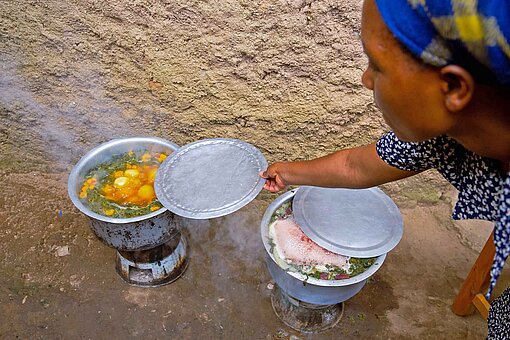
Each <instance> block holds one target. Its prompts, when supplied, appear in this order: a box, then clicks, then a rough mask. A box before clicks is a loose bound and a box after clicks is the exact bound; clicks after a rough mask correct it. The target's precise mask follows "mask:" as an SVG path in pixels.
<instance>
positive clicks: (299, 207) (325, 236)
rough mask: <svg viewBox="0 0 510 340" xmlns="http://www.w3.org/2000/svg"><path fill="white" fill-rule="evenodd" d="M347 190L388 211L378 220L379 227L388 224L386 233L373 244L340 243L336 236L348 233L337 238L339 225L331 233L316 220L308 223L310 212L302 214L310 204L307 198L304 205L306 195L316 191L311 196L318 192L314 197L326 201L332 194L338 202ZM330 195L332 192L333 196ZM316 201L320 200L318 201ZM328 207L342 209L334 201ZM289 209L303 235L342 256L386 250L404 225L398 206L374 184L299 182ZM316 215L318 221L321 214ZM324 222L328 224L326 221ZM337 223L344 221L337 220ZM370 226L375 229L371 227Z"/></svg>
mask: <svg viewBox="0 0 510 340" xmlns="http://www.w3.org/2000/svg"><path fill="white" fill-rule="evenodd" d="M350 192H353V193H354V192H355V193H356V194H357V195H361V196H366V197H365V198H366V199H372V200H374V201H375V203H376V204H377V205H381V203H383V204H384V209H383V210H382V211H383V212H386V211H387V212H388V213H387V214H386V213H384V217H385V219H383V221H382V222H381V223H382V226H383V227H389V234H388V233H385V234H386V237H384V236H385V235H382V236H383V239H381V240H378V242H377V243H376V244H369V245H366V246H363V247H356V246H353V245H352V242H347V243H346V244H341V242H340V244H339V242H338V240H339V239H340V240H345V238H344V236H345V235H348V234H349V233H348V232H347V233H343V234H342V235H341V236H342V238H339V237H338V236H339V232H340V233H341V230H342V229H341V228H338V229H337V230H335V231H334V232H336V234H334V233H333V234H331V233H328V232H329V231H330V230H323V229H321V228H320V227H321V224H320V223H310V216H311V217H312V218H314V216H313V214H310V215H307V214H306V212H307V210H306V207H311V206H312V205H310V202H308V205H306V202H307V201H306V200H307V198H310V196H311V194H314V195H316V196H314V197H315V199H317V195H318V197H321V198H324V199H327V200H328V201H327V202H330V201H332V200H333V199H334V198H335V197H337V198H339V199H340V202H341V201H342V199H346V196H345V195H346V193H347V194H348V193H350ZM309 195H310V196H309ZM331 196H333V198H332V197H331ZM372 203H374V202H372ZM318 204H320V202H319V203H318ZM328 208H330V209H331V208H334V209H337V211H340V212H341V209H342V207H340V208H339V207H338V205H330V206H328ZM312 209H313V206H312ZM292 210H293V215H294V219H295V220H296V223H297V224H298V225H299V226H300V227H301V230H302V231H303V233H304V234H305V235H306V236H308V237H309V238H310V239H311V240H312V241H314V242H315V243H317V244H318V245H319V246H321V247H322V248H324V249H327V250H329V251H331V252H334V253H337V254H342V255H345V256H351V257H357V258H370V257H376V256H380V255H382V254H386V253H388V252H389V251H391V250H393V249H394V248H395V247H396V246H397V245H398V243H399V242H400V240H401V238H402V236H403V229H404V225H403V221H402V218H401V215H400V211H399V209H398V207H397V206H396V205H395V203H394V202H393V201H392V200H391V198H390V197H389V196H387V195H386V194H385V193H384V192H383V191H382V190H381V189H379V188H377V187H372V188H367V189H344V188H322V187H312V186H302V187H299V188H298V189H297V192H296V194H295V196H294V198H293V200H292ZM320 217H321V222H322V221H323V219H322V217H323V216H320ZM326 223H327V224H331V223H329V222H326ZM335 225H336V226H339V224H338V222H336V224H335ZM340 225H345V224H342V223H341V224H340ZM314 226H315V227H314ZM347 227H348V226H347ZM370 229H371V230H377V229H372V228H370ZM356 243H358V241H357V242H356Z"/></svg>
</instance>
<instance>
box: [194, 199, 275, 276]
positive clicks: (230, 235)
mask: <svg viewBox="0 0 510 340" xmlns="http://www.w3.org/2000/svg"><path fill="white" fill-rule="evenodd" d="M260 221H261V214H260V212H259V209H258V207H257V204H256V202H252V203H251V204H249V205H248V206H247V207H244V208H243V209H241V210H240V211H238V212H235V213H232V214H230V215H227V216H224V217H220V218H216V219H211V220H191V219H188V220H186V222H185V227H186V228H187V229H188V231H189V233H190V234H191V235H190V236H191V242H192V247H191V249H192V250H191V258H192V259H191V261H200V262H204V261H205V262H206V264H209V269H210V271H211V274H212V275H213V276H214V275H219V276H221V275H232V277H230V279H232V280H234V281H238V282H248V281H255V282H262V281H263V277H264V276H266V275H267V271H266V268H265V262H264V256H265V248H264V245H263V243H262V240H261V237H260Z"/></svg>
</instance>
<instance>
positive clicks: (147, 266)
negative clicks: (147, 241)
mask: <svg viewBox="0 0 510 340" xmlns="http://www.w3.org/2000/svg"><path fill="white" fill-rule="evenodd" d="M188 253H189V250H188V242H187V240H186V238H185V237H184V235H182V234H180V233H179V235H178V236H177V237H174V238H173V239H171V240H170V241H168V242H166V243H165V244H162V245H160V246H157V247H155V248H153V249H148V250H144V251H138V252H120V251H117V260H116V266H115V268H116V270H117V273H118V274H119V276H120V277H121V278H122V279H123V280H124V281H125V282H127V283H129V284H130V285H133V286H137V287H159V286H163V285H166V284H169V283H172V282H173V281H175V280H177V279H178V278H179V277H180V276H181V275H182V274H184V272H185V271H186V268H187V267H188V263H189V257H188Z"/></svg>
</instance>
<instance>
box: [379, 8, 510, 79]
mask: <svg viewBox="0 0 510 340" xmlns="http://www.w3.org/2000/svg"><path fill="white" fill-rule="evenodd" d="M376 3H377V6H378V8H379V12H380V13H381V15H382V17H383V20H384V22H385V23H386V26H388V28H389V29H390V31H391V32H392V33H393V35H394V36H395V37H396V38H397V40H399V41H400V42H401V43H402V44H403V45H404V46H405V47H406V48H407V49H408V50H409V51H410V52H411V53H412V54H413V55H415V56H416V57H418V58H420V59H422V60H423V61H424V62H425V63H427V64H430V65H433V66H445V65H448V64H455V65H459V66H462V67H464V68H465V69H466V70H468V71H469V72H470V73H471V74H472V75H473V77H475V79H476V80H477V81H479V82H482V83H490V84H499V85H503V86H509V85H510V44H509V41H510V1H508V0H376Z"/></svg>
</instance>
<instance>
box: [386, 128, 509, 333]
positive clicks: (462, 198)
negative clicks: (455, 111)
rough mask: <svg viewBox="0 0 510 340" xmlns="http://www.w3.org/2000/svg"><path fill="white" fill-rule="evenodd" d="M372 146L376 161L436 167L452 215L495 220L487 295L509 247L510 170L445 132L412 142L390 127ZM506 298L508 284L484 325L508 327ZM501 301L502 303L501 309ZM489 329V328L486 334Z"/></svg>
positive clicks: (401, 166)
mask: <svg viewBox="0 0 510 340" xmlns="http://www.w3.org/2000/svg"><path fill="white" fill-rule="evenodd" d="M376 150H377V153H378V154H379V156H380V157H381V159H382V160H384V161H385V162H386V163H387V164H389V165H391V166H394V167H396V168H398V169H401V170H408V171H423V170H427V169H432V168H434V169H437V170H438V171H439V173H441V175H442V176H443V177H444V178H446V180H448V181H449V182H450V183H451V184H452V185H453V186H455V188H456V189H457V190H458V191H459V196H458V199H457V203H456V205H455V208H454V210H453V213H452V217H453V219H456V220H460V219H472V218H476V219H483V220H488V221H494V222H495V225H494V245H495V247H496V255H495V256H494V261H493V264H492V269H491V281H490V286H489V290H488V292H487V299H489V298H490V295H491V293H492V290H493V288H494V286H495V285H496V281H497V279H498V277H499V275H500V274H501V270H502V269H503V266H504V264H505V261H506V259H507V258H508V254H509V252H510V173H506V174H505V173H503V172H502V170H501V169H502V167H501V163H500V162H499V161H497V160H494V159H490V158H487V157H482V156H479V155H477V154H475V153H473V152H471V151H469V150H467V149H465V148H464V147H463V146H462V145H461V144H459V143H458V142H457V141H455V140H454V139H452V138H449V137H447V136H439V137H437V138H434V139H431V140H428V141H424V142H418V143H413V142H403V141H401V140H399V139H398V138H397V136H396V135H395V134H394V133H393V132H392V131H390V132H388V133H386V134H385V135H383V136H382V137H381V138H380V139H379V141H378V142H377V144H376ZM502 301H503V302H502ZM505 303H506V305H505ZM509 303H510V289H507V290H505V292H504V293H503V294H502V296H500V297H499V298H498V299H497V300H495V301H494V303H493V305H491V310H490V312H489V326H491V322H492V324H493V326H494V325H496V324H498V323H497V321H498V320H499V321H501V322H503V324H505V325H506V326H505V327H506V328H505V329H506V332H509V327H510V320H509V319H510V316H509V315H508V314H506V313H507V312H508V309H509V308H510V306H509ZM494 306H496V307H494ZM502 306H506V307H505V308H506V312H505V309H504V308H502ZM489 328H490V327H489ZM493 329H495V328H493ZM490 334H491V332H490V331H489V337H490V338H491V336H490ZM498 334H501V333H499V332H498ZM506 334H508V333H506ZM496 338H497V337H496Z"/></svg>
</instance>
